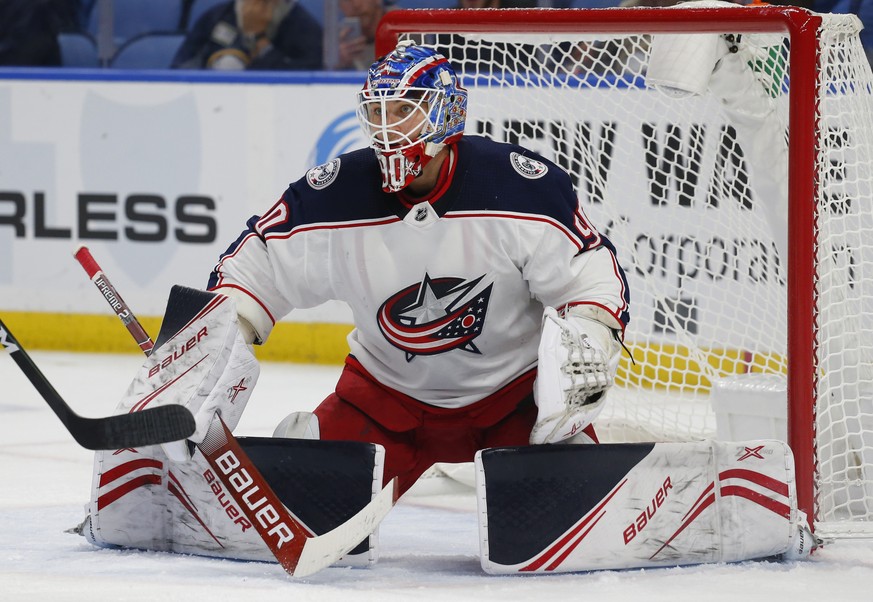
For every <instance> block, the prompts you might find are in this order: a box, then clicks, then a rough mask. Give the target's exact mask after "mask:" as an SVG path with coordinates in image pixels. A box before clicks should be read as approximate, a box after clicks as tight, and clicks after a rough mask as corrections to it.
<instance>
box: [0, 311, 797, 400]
mask: <svg viewBox="0 0 873 602" xmlns="http://www.w3.org/2000/svg"><path fill="white" fill-rule="evenodd" d="M0 315H2V317H3V320H4V321H5V322H6V323H7V324H8V325H9V328H10V329H11V330H12V332H13V333H14V334H15V336H16V337H17V338H18V339H19V340H20V341H21V344H22V345H23V346H24V348H25V349H29V350H30V349H43V350H56V351H77V352H89V353H140V350H139V347H138V346H137V345H136V344H135V343H134V341H133V339H132V338H131V336H130V334H129V333H128V332H127V330H126V329H125V328H124V327H123V326H122V324H121V323H120V321H119V320H118V318H117V317H116V316H114V315H91V314H52V313H33V312H8V311H2V312H0ZM140 321H141V322H142V325H143V327H144V328H145V329H146V331H147V332H149V333H150V334H151V335H152V337H154V336H156V335H157V332H158V330H159V328H160V323H161V319H160V318H158V317H141V318H140ZM351 329H352V327H351V325H349V324H332V323H303V322H279V323H278V324H276V327H275V328H274V329H273V332H272V333H271V334H270V340H269V342H268V343H267V344H266V345H260V346H256V347H255V353H256V355H257V357H258V359H261V360H263V361H274V362H295V363H307V364H341V363H342V361H343V359H344V358H345V356H346V354H348V352H349V348H348V344H347V343H346V336H347V335H348V334H349V332H350V331H351ZM628 347H629V349H630V350H631V351H632V353H633V356H634V363H633V364H632V363H631V362H630V359H629V358H628V357H627V354H626V353H622V360H621V364H620V365H619V369H618V375H617V384H619V385H623V386H628V387H633V388H636V387H642V388H662V387H667V386H669V387H671V388H677V389H681V390H695V391H700V392H705V391H708V390H709V388H710V385H711V380H710V375H713V374H718V375H722V376H724V375H729V374H742V373H749V372H776V373H782V372H784V363H783V361H784V360H783V358H782V357H781V356H779V355H775V354H760V353H758V354H752V353H749V352H746V351H742V350H737V349H709V350H705V351H703V352H702V354H703V355H702V357H703V359H704V360H705V363H706V366H705V367H704V368H705V369H701V366H700V362H699V361H698V357H701V356H699V355H698V356H693V355H692V354H691V353H689V351H688V349H687V348H685V347H682V346H677V345H667V344H651V343H649V344H629V345H628Z"/></svg>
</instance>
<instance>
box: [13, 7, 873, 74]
mask: <svg viewBox="0 0 873 602" xmlns="http://www.w3.org/2000/svg"><path fill="white" fill-rule="evenodd" d="M682 1H683V0H0V66H42V67H57V66H69V67H117V68H133V69H136V68H145V69H161V68H180V69H217V70H321V69H329V70H362V69H366V67H367V66H369V65H370V63H372V61H373V60H374V58H375V53H374V49H373V47H374V40H375V34H376V27H377V25H378V23H379V20H380V19H381V18H382V16H383V15H384V14H385V13H386V12H388V11H391V10H395V9H397V8H454V9H468V8H532V7H552V8H570V7H575V8H607V7H616V6H626V7H633V6H656V7H657V6H672V5H675V4H679V3H681V2H682ZM733 1H734V2H735V3H736V4H751V3H754V2H758V0H733ZM769 3H770V4H782V5H794V6H800V7H803V8H810V9H812V10H815V11H817V12H854V13H856V14H858V15H859V16H860V17H861V19H862V20H863V21H864V22H865V23H870V27H869V31H867V30H865V31H864V32H863V33H862V39H863V40H864V41H865V45H866V46H867V48H868V49H871V50H873V0H870V1H865V2H859V1H857V0H794V1H784V0H770V2H769Z"/></svg>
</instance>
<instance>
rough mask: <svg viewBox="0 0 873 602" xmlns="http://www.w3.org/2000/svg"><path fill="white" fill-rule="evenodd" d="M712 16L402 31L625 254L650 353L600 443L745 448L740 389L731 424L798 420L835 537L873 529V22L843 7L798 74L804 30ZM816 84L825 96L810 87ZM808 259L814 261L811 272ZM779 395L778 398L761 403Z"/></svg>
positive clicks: (824, 25) (620, 397) (636, 342)
mask: <svg viewBox="0 0 873 602" xmlns="http://www.w3.org/2000/svg"><path fill="white" fill-rule="evenodd" d="M630 10H634V9H630ZM636 10H643V9H636ZM645 10H648V11H649V12H650V13H651V11H654V10H655V9H645ZM701 10H703V9H696V11H695V10H692V9H661V10H660V12H659V14H665V13H669V14H670V23H669V24H668V25H664V24H663V20H659V21H657V23H658V25H657V33H656V34H652V33H651V30H646V29H645V27H647V26H650V23H649V22H652V21H651V20H648V22H647V21H646V20H645V19H643V20H640V22H641V24H640V25H639V26H637V25H635V24H634V23H632V22H631V21H632V20H631V19H628V23H627V24H625V25H623V26H621V27H619V26H616V25H615V23H616V21H617V19H616V18H615V16H614V11H612V10H610V11H584V12H586V13H613V14H612V15H610V16H609V18H608V19H606V20H605V21H604V26H603V32H604V33H599V32H598V31H597V28H598V25H597V22H596V20H592V19H591V18H588V17H586V20H585V21H584V23H583V24H582V25H580V27H579V31H578V32H574V31H572V26H571V25H568V22H569V21H570V19H562V20H557V21H556V20H555V19H554V17H549V18H548V19H546V21H548V22H545V23H543V22H540V21H538V20H536V14H535V13H538V12H552V11H529V13H530V14H531V17H529V18H520V17H517V16H516V17H513V18H512V19H507V20H506V22H505V23H504V24H501V23H496V24H495V23H493V22H494V21H495V19H494V18H493V17H491V16H489V17H488V18H487V19H485V18H484V17H483V18H480V19H478V22H477V19H475V18H469V22H468V23H463V24H460V25H458V24H454V25H452V26H451V27H448V28H444V29H440V26H439V25H437V24H436V23H434V22H429V23H422V24H418V25H415V26H412V27H411V31H412V32H413V33H409V34H401V36H400V38H401V39H403V38H411V39H413V40H414V41H417V42H420V43H425V44H427V45H430V46H433V47H436V48H438V49H439V50H440V51H442V52H443V53H444V54H445V55H446V56H447V57H448V58H449V59H450V60H451V61H452V62H453V63H454V65H455V67H456V69H458V70H459V71H461V72H462V73H463V79H464V83H465V85H466V87H467V88H468V90H469V98H470V101H469V104H470V106H469V115H468V122H467V124H468V125H467V133H478V134H483V135H486V136H489V137H492V138H495V139H498V140H503V141H511V142H517V143H520V144H522V145H523V146H526V147H528V148H530V149H532V150H535V151H538V152H540V153H541V154H543V155H544V156H546V157H547V158H549V159H551V160H553V161H554V162H556V163H557V164H558V165H560V166H561V167H563V168H564V169H565V170H567V171H568V172H570V173H571V174H572V176H573V178H574V180H575V184H576V189H577V192H578V195H579V200H580V203H581V205H582V207H583V209H584V211H585V212H586V214H587V215H588V216H589V217H590V218H591V220H592V222H593V223H594V224H595V225H597V226H598V228H599V229H600V231H601V232H602V233H604V234H606V235H607V236H608V237H609V238H610V239H611V240H612V242H613V243H614V244H615V246H616V247H617V249H618V255H619V260H620V261H621V262H622V264H623V266H624V268H625V271H626V272H627V274H628V278H629V281H630V289H631V315H632V318H631V324H630V326H629V328H628V330H627V333H626V343H627V345H628V347H629V349H630V350H631V351H632V353H633V358H634V361H633V362H631V361H630V360H629V358H624V360H623V362H622V364H621V366H620V368H619V374H618V383H617V386H616V387H614V389H613V391H612V392H611V393H610V398H609V402H608V404H607V405H608V407H607V409H606V410H605V411H604V414H603V416H602V418H600V419H599V420H598V423H597V426H598V432H599V433H600V435H601V438H602V440H605V441H652V440H690V439H699V438H706V437H715V436H716V435H719V436H722V437H723V436H725V433H726V432H727V433H728V435H727V436H732V437H734V438H747V436H746V434H745V433H744V432H742V431H741V430H740V431H739V432H730V431H725V429H724V428H722V426H723V425H722V426H720V425H719V424H718V422H717V415H716V411H715V410H714V407H713V392H714V391H716V390H719V391H722V392H723V393H724V399H723V400H722V404H721V405H720V411H721V412H722V413H723V412H727V413H728V414H737V415H743V416H751V417H752V418H755V417H758V418H761V419H765V418H766V419H771V418H774V419H775V422H772V424H775V425H777V427H776V430H775V431H774V436H779V437H780V438H781V437H782V436H785V435H784V433H785V431H784V429H785V426H784V425H785V424H786V423H787V424H788V425H789V427H790V428H791V429H793V430H792V432H793V433H794V435H793V437H794V442H795V443H796V442H798V441H801V440H802V441H804V442H805V443H804V444H803V445H795V443H792V446H793V448H794V450H795V454H796V455H797V456H798V471H799V473H800V472H802V473H803V474H802V475H800V474H799V477H798V479H799V482H800V479H801V478H803V479H807V480H812V483H813V485H812V491H813V494H812V495H813V496H814V508H815V516H816V521H817V525H818V528H819V530H820V531H821V532H826V531H827V532H831V533H844V534H854V533H864V532H865V531H867V530H868V529H867V527H868V526H869V527H873V522H870V521H873V365H871V361H873V311H871V310H873V290H871V288H873V198H871V195H873V77H871V72H870V66H869V64H868V63H867V60H866V57H865V55H864V52H863V50H862V47H861V45H860V42H859V40H858V30H859V27H860V24H859V22H858V21H857V19H855V18H854V17H852V16H825V17H824V18H823V19H822V22H821V26H820V27H818V28H817V31H814V38H815V39H817V41H818V42H817V43H818V44H819V48H820V60H819V62H818V65H816V64H815V63H814V62H812V64H810V65H808V67H804V72H803V73H800V72H799V68H798V64H799V63H797V62H796V61H792V52H794V51H795V50H796V49H797V48H800V47H801V46H803V45H804V44H806V45H807V46H808V44H809V41H808V40H806V41H803V40H799V39H795V38H794V37H792V35H793V34H792V32H791V30H790V28H787V29H788V30H787V31H783V30H786V27H781V26H780V27H772V26H760V27H758V26H755V27H745V29H744V31H739V32H738V29H743V28H742V27H740V26H738V24H737V23H736V22H733V21H732V22H731V23H729V24H725V25H724V26H723V30H716V29H711V30H710V31H711V32H713V33H709V32H707V33H696V34H690V33H686V29H687V26H688V23H693V22H695V20H696V21H697V22H698V23H699V22H700V19H699V18H698V17H699V16H700V11H701ZM734 10H737V11H742V12H744V13H746V12H747V13H749V14H750V15H751V14H752V13H755V12H756V11H755V10H753V9H745V8H743V9H734ZM774 10H782V9H776V8H775V7H774V8H770V9H764V11H763V13H762V14H773V11H774ZM788 10H790V11H794V12H793V13H790V14H791V15H794V16H795V17H797V15H804V14H808V13H805V12H804V11H799V9H788ZM768 11H769V12H768ZM457 12H466V11H457ZM624 12H625V13H627V12H628V9H625V10H624ZM704 12H706V11H705V10H704ZM721 12H724V11H723V10H722V11H721ZM733 12H734V11H733V10H732V11H731V14H733ZM566 14H569V13H565V15H566ZM637 14H641V13H637ZM695 15H696V16H695ZM458 18H459V19H460V18H462V17H460V16H459V17H458ZM463 18H466V17H463ZM750 19H754V16H750ZM485 22H487V26H486V27H483V26H482V23H485ZM556 22H557V23H559V26H557V27H555V26H554V23H556ZM647 23H648V24H647ZM550 24H551V25H550ZM635 27H637V29H636V30H634V28H635ZM767 27H770V29H773V30H774V31H769V32H768V31H767ZM465 28H466V29H465ZM621 28H623V31H618V30H619V29H621ZM482 29H486V30H488V32H487V33H486V32H483V31H481V30H482ZM693 31H695V32H700V31H701V29H700V26H699V25H698V26H697V29H693ZM532 32H533V33H532ZM792 71H794V72H793V73H792ZM810 81H811V82H813V83H814V84H815V85H814V87H810V86H808V85H807V84H806V83H803V86H804V90H814V92H813V93H812V94H813V96H812V97H804V96H803V93H802V91H800V90H795V89H793V87H792V82H794V84H795V86H794V87H795V88H799V87H800V86H801V82H810ZM656 82H657V84H658V85H657V86H655V83H656ZM801 115H802V119H798V116H801ZM792 116H793V118H792ZM798 123H800V124H802V127H797V124H798ZM798 149H800V150H799V151H798ZM804 153H805V154H804ZM798 157H800V158H804V157H809V160H808V161H806V160H804V161H799V160H798V159H797V158H798ZM792 162H795V165H792ZM789 170H790V171H789ZM789 207H790V208H789ZM798 216H799V217H798ZM804 249H805V250H807V251H806V255H804ZM804 257H809V258H810V261H809V262H807V263H814V269H811V270H810V272H809V273H810V275H811V276H810V278H808V279H804V277H803V273H804V272H803V266H804V261H805V260H804ZM813 258H814V259H813ZM795 270H796V272H797V274H798V276H797V277H796V280H795V281H794V282H796V284H795V285H793V288H791V289H790V295H791V296H790V298H789V285H788V283H789V282H792V280H791V277H790V274H791V272H792V271H795ZM792 329H793V330H792ZM789 333H792V334H791V335H789ZM804 333H807V334H808V336H806V338H805V335H804ZM792 340H793V341H795V342H794V343H791V341H792ZM795 370H796V371H797V372H792V371H795ZM790 374H794V375H795V376H796V378H797V380H796V381H792V380H791V379H790V378H789V375H790ZM786 382H788V383H789V384H788V387H787V388H788V391H789V394H788V397H790V400H786V393H785V391H786ZM792 382H793V383H795V384H794V385H792V384H791V383H792ZM797 382H799V383H801V384H804V387H805V386H806V384H808V391H809V394H807V393H805V391H804V390H803V388H804V387H798V386H797V385H796V383H797ZM759 390H760V391H763V393H764V394H763V395H761V396H758V395H756V394H755V392H756V391H759ZM750 391H751V393H750ZM780 396H781V397H780ZM780 398H781V400H782V401H781V404H780V403H779V402H778V400H779V399H780ZM767 399H770V400H773V399H775V400H777V402H776V403H775V405H774V404H773V403H770V405H769V406H767V407H761V406H762V405H763V403H764V401H766V400H767ZM759 400H764V401H759ZM813 404H814V406H815V409H814V414H813V413H812V412H806V413H809V414H810V416H814V419H810V420H806V421H805V422H804V418H803V415H804V413H805V411H804V408H809V407H812V406H813ZM786 405H787V406H788V408H789V410H788V413H787V416H786ZM722 413H719V414H718V418H719V420H721V419H723V416H722ZM780 413H781V417H780V416H778V414H780ZM780 424H781V425H782V431H781V432H780V430H779V428H778V425H780ZM792 425H793V426H792ZM798 429H800V430H798ZM798 433H802V435H798ZM755 436H757V433H755ZM748 438H755V437H748ZM811 454H814V458H812V459H810V461H809V462H806V463H804V461H805V460H807V455H811Z"/></svg>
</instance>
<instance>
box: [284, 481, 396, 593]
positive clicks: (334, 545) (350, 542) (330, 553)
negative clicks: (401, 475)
mask: <svg viewBox="0 0 873 602" xmlns="http://www.w3.org/2000/svg"><path fill="white" fill-rule="evenodd" d="M396 501H397V479H392V480H391V482H390V483H388V484H387V485H386V486H385V487H384V488H383V489H382V491H380V492H379V494H378V495H377V496H376V497H374V498H373V499H372V500H371V501H370V503H369V504H367V505H366V506H364V508H363V509H362V510H361V511H360V512H358V513H357V514H355V515H354V516H353V517H352V518H350V519H349V520H347V521H346V522H344V523H343V524H341V525H339V526H338V527H336V528H335V529H333V530H332V531H328V532H327V533H324V534H322V535H318V536H316V537H309V538H307V539H306V543H305V544H304V546H303V552H302V553H301V554H300V559H299V560H298V562H297V566H296V567H295V568H294V571H293V573H292V575H293V576H294V577H307V576H309V575H313V574H315V573H317V572H318V571H320V570H322V569H324V568H327V567H329V566H330V565H332V564H333V563H334V562H336V561H337V560H339V559H340V558H342V557H343V556H345V555H346V554H347V553H348V552H349V551H351V550H352V549H353V548H354V547H355V546H357V545H358V544H359V543H361V542H362V541H364V539H366V538H367V537H368V536H369V535H370V534H371V533H372V532H373V531H375V530H376V528H377V527H378V526H379V523H381V522H382V519H383V518H385V516H386V515H387V514H388V512H390V511H391V508H393V507H394V504H395V502H396Z"/></svg>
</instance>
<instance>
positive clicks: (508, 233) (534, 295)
mask: <svg viewBox="0 0 873 602" xmlns="http://www.w3.org/2000/svg"><path fill="white" fill-rule="evenodd" d="M442 169H443V173H442V174H441V177H440V184H438V185H437V187H436V189H435V190H434V191H433V192H432V193H431V194H430V195H429V196H428V197H426V198H421V199H414V198H410V197H409V196H407V195H405V194H404V193H403V192H401V193H397V194H388V193H384V192H383V191H382V190H381V185H380V182H381V176H380V172H379V166H378V163H377V160H376V157H375V156H374V153H373V151H372V150H370V149H363V150H360V151H355V152H352V153H348V154H345V155H342V156H340V157H339V158H336V159H334V160H333V161H331V162H329V163H327V164H324V165H321V166H318V167H315V168H313V169H311V170H309V171H308V172H307V173H306V175H305V177H304V178H302V179H301V180H299V181H297V182H295V183H294V184H292V185H291V186H290V187H289V188H288V190H287V191H286V192H285V194H284V195H283V196H282V198H281V199H280V200H279V201H278V202H277V203H276V204H275V205H274V206H273V207H272V208H271V209H270V210H269V211H268V212H266V213H265V214H264V215H262V216H260V217H254V218H252V219H251V220H250V221H249V223H248V229H247V230H246V231H244V232H243V233H242V235H241V236H240V237H239V238H238V239H237V241H235V242H234V243H233V244H232V245H231V247H230V248H229V249H228V250H227V252H226V253H225V254H224V255H223V256H222V258H221V260H220V262H219V263H218V264H217V266H216V268H215V270H214V272H213V273H212V275H211V278H210V282H209V288H210V290H218V291H220V292H227V291H228V290H229V289H231V288H232V289H236V293H234V297H235V298H236V300H237V306H238V308H239V311H240V314H241V315H242V316H244V317H245V318H247V319H248V320H249V321H250V322H251V323H252V325H253V326H254V327H255V330H256V331H257V334H258V337H259V338H260V339H261V340H264V339H266V337H267V336H268V334H269V332H270V330H271V329H272V328H273V325H274V324H275V322H276V321H277V320H279V319H281V318H282V317H283V316H285V315H286V314H288V313H289V312H290V311H291V310H292V309H294V308H308V307H313V306H316V305H319V304H321V303H323V302H326V301H329V300H339V301H344V302H345V303H347V304H348V305H349V306H350V307H351V310H352V313H353V316H354V323H355V329H354V330H353V332H352V333H351V334H350V335H349V345H350V348H351V353H352V355H354V356H355V357H356V358H357V359H358V361H360V362H361V364H362V365H363V366H364V368H366V369H367V370H368V371H369V372H370V374H372V375H373V376H374V377H375V378H376V379H378V380H379V382H381V383H383V384H384V385H387V386H389V387H391V388H393V389H395V390H397V391H400V392H401V393H404V394H407V395H409V396H411V397H414V398H415V399H418V400H420V401H423V402H425V403H428V404H431V405H435V406H440V407H447V408H454V407H463V406H466V405H469V404H472V403H475V402H476V401H478V400H479V399H482V398H484V397H485V396H487V395H488V394H490V393H492V392H493V391H495V390H497V389H499V388H500V387H501V386H503V385H505V384H507V383H509V382H511V381H512V380H513V379H514V378H516V377H518V376H519V375H521V374H523V373H525V372H527V371H529V370H531V369H532V368H534V367H535V365H536V362H537V346H538V343H539V338H540V328H541V318H542V314H543V307H544V306H551V307H556V308H564V307H568V306H575V305H581V304H589V305H592V306H595V307H597V308H598V311H599V313H600V314H601V315H605V316H606V317H607V319H608V320H609V321H610V322H611V323H610V324H608V326H610V327H611V328H614V329H623V328H624V326H625V325H626V324H627V322H628V319H629V314H628V303H629V291H628V286H627V280H626V278H625V274H624V272H623V271H622V268H621V267H620V265H619V262H618V260H617V258H616V251H615V249H614V248H613V246H612V244H611V243H610V242H609V240H608V239H607V238H606V237H604V236H603V235H601V234H600V233H598V231H597V230H596V229H595V228H594V227H593V226H592V225H591V224H590V223H589V222H588V220H587V219H586V217H585V215H584V213H583V212H582V210H581V208H580V206H579V202H578V200H577V197H576V194H575V192H574V190H573V186H572V183H571V180H570V177H569V176H568V175H567V173H566V172H564V171H563V170H562V169H560V168H559V167H558V166H557V165H555V164H553V163H551V162H549V161H548V160H546V159H544V158H542V157H540V156H537V155H535V154H534V153H531V152H530V151H527V150H525V149H523V148H521V147H518V146H514V145H510V144H502V143H497V142H493V141H490V140H487V139H485V138H481V137H477V136H466V137H464V138H463V139H462V140H461V141H460V142H459V143H458V144H456V145H455V146H453V147H452V149H451V155H450V157H449V158H448V159H447V160H446V162H445V163H444V164H443V166H442ZM240 292H241V293H244V294H240ZM600 310H603V311H600Z"/></svg>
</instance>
